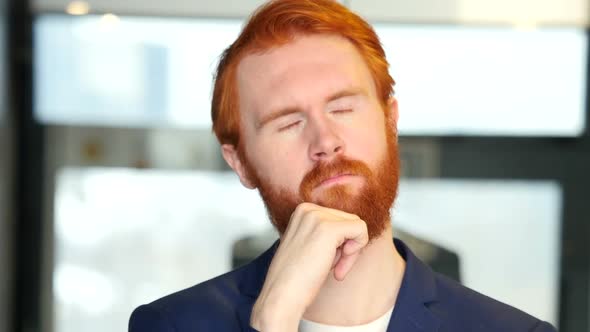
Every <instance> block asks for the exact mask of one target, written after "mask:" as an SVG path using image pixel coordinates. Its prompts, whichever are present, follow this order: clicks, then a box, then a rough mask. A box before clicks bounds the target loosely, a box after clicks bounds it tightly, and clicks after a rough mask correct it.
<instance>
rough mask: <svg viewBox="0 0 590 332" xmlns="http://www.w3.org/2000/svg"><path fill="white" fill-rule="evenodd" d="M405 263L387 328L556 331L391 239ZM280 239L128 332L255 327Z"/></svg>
mask: <svg viewBox="0 0 590 332" xmlns="http://www.w3.org/2000/svg"><path fill="white" fill-rule="evenodd" d="M394 242H395V246H396V248H397V250H398V252H399V253H400V255H401V256H402V257H403V258H404V260H405V261H406V270H405V272H404V277H403V281H402V285H401V288H400V291H399V294H398V297H397V300H396V303H395V307H394V310H393V314H392V316H391V319H390V321H389V327H388V328H387V331H388V332H399V331H403V332H425V331H438V332H458V331H479V332H492V331H494V332H496V331H503V332H512V331H514V332H517V331H518V332H524V331H535V332H550V331H555V329H554V328H553V327H552V326H551V325H550V324H549V323H546V322H543V321H541V320H539V319H536V318H534V317H532V316H530V315H528V314H526V313H524V312H522V311H520V310H518V309H515V308H513V307H511V306H508V305H506V304H503V303H501V302H498V301H496V300H494V299H491V298H489V297H487V296H485V295H482V294H480V293H477V292H475V291H473V290H471V289H469V288H466V287H464V286H462V285H461V284H459V283H457V282H456V281H454V280H451V279H449V278H447V277H445V276H443V275H440V274H438V273H435V272H433V271H432V270H431V269H430V268H429V267H428V266H426V265H425V264H424V263H422V262H421V261H420V260H419V259H418V258H416V256H414V254H413V253H412V252H411V251H410V249H408V247H407V246H406V245H405V244H404V243H403V242H401V241H399V240H397V239H395V240H394ZM277 246H278V241H277V242H276V243H275V244H274V245H273V246H272V247H271V248H270V249H268V250H267V251H266V252H265V253H263V254H262V255H260V256H259V257H257V258H256V259H255V260H253V261H252V262H251V263H249V264H247V265H244V266H242V267H241V268H238V269H237V270H234V271H232V272H229V273H226V274H224V275H221V276H219V277H216V278H214V279H211V280H209V281H206V282H203V283H201V284H198V285H196V286H193V287H191V288H188V289H185V290H182V291H180V292H177V293H174V294H171V295H168V296H166V297H164V298H161V299H159V300H157V301H155V302H152V303H150V304H145V305H142V306H140V307H138V308H137V309H135V311H134V312H133V314H132V315H131V319H130V320H129V332H189V331H190V332H193V331H216V332H218V331H255V330H254V329H252V328H251V327H250V324H249V323H250V313H251V311H252V306H253V305H254V302H255V301H256V298H257V297H258V294H259V293H260V290H261V288H262V285H263V283H264V280H265V277H266V272H267V271H268V267H269V265H270V262H271V260H272V258H273V256H274V253H275V251H276V248H277Z"/></svg>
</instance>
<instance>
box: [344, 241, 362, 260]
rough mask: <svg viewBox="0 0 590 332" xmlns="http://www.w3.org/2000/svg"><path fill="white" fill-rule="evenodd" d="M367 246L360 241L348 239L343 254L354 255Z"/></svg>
mask: <svg viewBox="0 0 590 332" xmlns="http://www.w3.org/2000/svg"><path fill="white" fill-rule="evenodd" d="M364 247H365V244H363V243H359V242H356V241H353V240H347V241H346V242H345V243H344V244H343V245H342V254H343V255H347V256H348V255H352V254H354V253H356V252H359V253H360V251H361V250H362V249H363V248H364Z"/></svg>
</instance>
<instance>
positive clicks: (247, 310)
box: [238, 239, 440, 332]
mask: <svg viewBox="0 0 590 332" xmlns="http://www.w3.org/2000/svg"><path fill="white" fill-rule="evenodd" d="M394 244H395V247H396V249H397V251H398V252H399V254H400V255H401V256H402V258H403V259H404V260H405V261H406V269H405V272H404V277H403V280H402V284H401V287H400V290H399V294H398V296H397V300H396V303H395V307H394V309H393V314H392V315H391V319H390V321H389V326H388V328H387V331H388V332H394V331H395V332H397V331H404V332H423V331H429V332H431V331H432V332H434V331H437V330H438V327H439V326H440V321H439V319H438V318H437V317H436V316H435V315H434V313H432V312H431V311H430V310H429V309H428V306H427V305H428V304H430V303H432V302H436V283H435V277H434V273H433V272H432V270H431V269H430V268H429V267H428V266H426V265H425V264H424V263H422V262H421V261H420V260H419V259H418V258H417V257H416V256H415V255H414V253H412V251H411V250H410V249H409V248H408V247H407V246H406V245H405V244H404V243H403V242H402V241H401V240H398V239H395V240H394ZM278 245H279V241H278V240H277V241H276V242H275V243H274V244H273V245H272V246H271V247H270V248H269V249H268V250H267V251H266V252H264V253H263V254H262V255H260V256H258V257H257V258H256V259H255V260H254V261H252V263H250V266H248V271H247V272H246V273H245V276H244V278H243V280H242V283H241V285H240V289H241V291H242V294H244V295H245V296H244V297H243V301H242V302H241V303H240V304H239V305H238V317H239V319H240V323H241V326H242V330H243V331H255V330H254V329H252V328H251V327H250V315H251V313H252V307H253V305H254V302H255V301H256V299H257V298H258V294H260V291H261V289H262V285H263V284H264V280H265V279H266V273H267V272H268V268H269V266H270V262H271V261H272V258H273V257H274V254H275V252H276V250H277V247H278Z"/></svg>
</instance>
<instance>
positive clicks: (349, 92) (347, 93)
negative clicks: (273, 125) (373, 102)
mask: <svg viewBox="0 0 590 332" xmlns="http://www.w3.org/2000/svg"><path fill="white" fill-rule="evenodd" d="M358 95H366V93H365V90H363V89H360V88H349V89H344V90H341V91H338V92H336V93H334V94H331V95H330V96H328V98H326V103H329V102H332V101H334V100H337V99H340V98H344V97H354V96H358ZM299 112H302V109H301V108H300V107H297V106H295V107H286V108H282V109H280V110H278V111H274V112H271V113H270V114H268V115H265V116H263V117H262V119H261V120H260V121H259V122H258V124H257V125H256V128H257V129H260V128H262V127H264V126H265V125H266V124H267V123H269V122H271V121H273V120H276V119H278V118H280V117H283V116H287V115H289V114H293V113H299Z"/></svg>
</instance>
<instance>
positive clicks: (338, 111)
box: [330, 108, 352, 114]
mask: <svg viewBox="0 0 590 332" xmlns="http://www.w3.org/2000/svg"><path fill="white" fill-rule="evenodd" d="M350 112H352V108H346V109H341V110H333V111H330V113H334V114H344V113H350Z"/></svg>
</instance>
